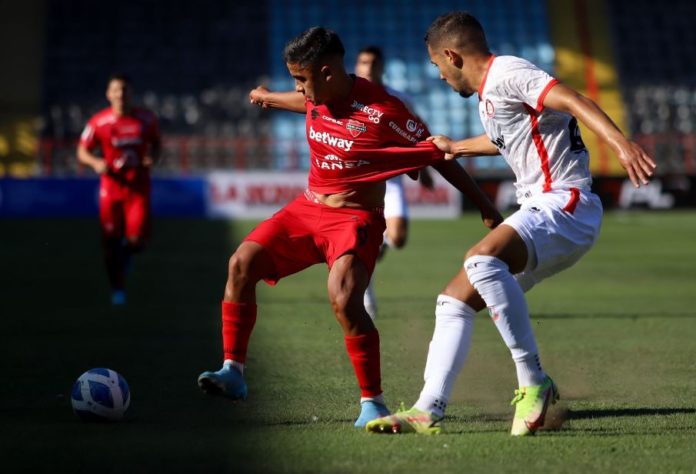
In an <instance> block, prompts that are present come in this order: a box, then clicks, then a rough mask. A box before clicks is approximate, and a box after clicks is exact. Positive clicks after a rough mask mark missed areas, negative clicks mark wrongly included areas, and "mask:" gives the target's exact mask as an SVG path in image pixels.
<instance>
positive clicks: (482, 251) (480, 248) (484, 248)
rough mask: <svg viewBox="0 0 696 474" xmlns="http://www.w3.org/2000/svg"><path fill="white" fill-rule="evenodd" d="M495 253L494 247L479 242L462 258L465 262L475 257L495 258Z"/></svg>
mask: <svg viewBox="0 0 696 474" xmlns="http://www.w3.org/2000/svg"><path fill="white" fill-rule="evenodd" d="M496 253H497V252H496V249H495V247H494V246H492V245H490V244H487V243H485V242H480V243H478V244H476V245H474V246H473V247H471V248H470V249H469V251H468V252H467V253H466V256H465V257H464V258H465V260H468V259H470V258H472V257H476V256H484V257H495V256H496Z"/></svg>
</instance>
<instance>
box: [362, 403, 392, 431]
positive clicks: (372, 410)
mask: <svg viewBox="0 0 696 474" xmlns="http://www.w3.org/2000/svg"><path fill="white" fill-rule="evenodd" d="M390 413H391V412H390V411H389V409H388V408H387V407H386V406H384V405H382V404H381V403H378V402H375V401H373V400H365V401H364V402H360V416H359V417H358V419H357V420H355V426H356V427H358V428H362V427H364V426H365V425H366V424H367V423H368V422H369V421H372V420H374V419H375V418H379V417H381V416H387V415H389V414H390Z"/></svg>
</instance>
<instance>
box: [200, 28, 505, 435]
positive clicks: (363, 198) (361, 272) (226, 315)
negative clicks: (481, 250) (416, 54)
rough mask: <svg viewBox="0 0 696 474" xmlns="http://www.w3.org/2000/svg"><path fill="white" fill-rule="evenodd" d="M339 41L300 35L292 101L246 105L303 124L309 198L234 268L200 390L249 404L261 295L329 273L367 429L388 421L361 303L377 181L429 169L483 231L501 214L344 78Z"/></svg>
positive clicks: (248, 248)
mask: <svg viewBox="0 0 696 474" xmlns="http://www.w3.org/2000/svg"><path fill="white" fill-rule="evenodd" d="M344 55H345V49H344V47H343V44H342V42H341V40H340V39H339V37H338V35H337V34H336V33H335V32H333V31H331V30H327V29H325V28H322V27H314V28H310V29H309V30H306V31H305V32H303V33H301V34H300V35H299V36H297V37H296V38H295V39H293V40H292V41H290V42H289V43H288V44H287V45H286V48H285V52H284V58H285V62H286V65H287V68H288V70H289V72H290V75H291V76H292V77H293V79H294V80H295V92H281V93H272V92H269V91H268V90H267V89H265V88H257V89H254V90H253V91H252V92H251V93H250V100H251V102H252V103H256V104H258V105H261V106H262V107H276V108H283V109H286V110H292V111H295V112H298V113H304V114H305V121H306V127H305V128H306V133H307V141H308V142H309V149H310V171H309V179H308V187H307V190H306V191H305V192H304V193H303V194H302V195H300V196H298V197H297V198H296V199H295V200H294V201H292V202H290V203H289V204H288V205H286V206H285V207H284V208H282V209H281V210H280V211H278V212H277V213H275V214H274V215H273V216H272V217H271V218H269V219H267V220H265V221H264V222H262V223H261V224H259V225H258V226H257V227H256V228H255V229H254V230H253V231H252V232H251V233H250V234H249V235H247V237H246V238H245V239H244V241H243V242H242V243H241V244H240V245H239V247H238V248H237V250H236V251H235V252H234V254H233V255H232V257H231V258H230V260H229V265H228V277H227V283H226V285H225V294H224V298H223V302H222V336H223V357H224V359H223V367H222V369H220V370H217V371H215V372H213V371H206V372H203V373H202V374H201V375H200V376H199V378H198V384H199V386H200V387H201V389H202V390H203V391H205V392H206V393H209V394H212V395H223V396H225V397H228V398H232V399H240V398H241V399H243V398H246V396H247V385H246V381H245V380H244V376H243V374H244V366H245V363H246V354H247V347H248V343H249V338H250V336H251V332H252V330H253V328H254V325H255V322H256V313H257V306H256V284H257V283H258V282H259V281H260V280H265V281H266V282H268V283H269V284H271V285H275V284H276V283H277V282H278V281H279V280H280V279H281V278H284V277H286V276H289V275H292V274H294V273H297V272H299V271H302V270H304V269H306V268H308V267H310V266H312V265H315V264H317V263H322V262H324V263H326V264H327V266H328V267H329V275H328V282H327V287H328V294H329V301H330V302H331V306H332V309H333V311H334V314H335V316H336V319H337V321H338V322H339V324H340V325H341V328H342V329H343V334H344V342H345V346H346V350H347V352H348V356H349V358H350V360H351V363H352V365H353V370H354V372H355V376H356V378H357V380H358V385H359V387H360V395H361V397H360V405H361V409H360V415H359V417H358V419H357V420H356V421H355V426H358V427H362V426H365V424H366V423H367V422H368V421H370V420H372V419H374V418H377V417H379V416H384V415H385V414H388V413H389V410H388V409H387V407H386V404H385V401H384V398H383V395H382V387H381V368H380V341H379V333H378V331H377V329H376V328H375V326H374V324H373V322H372V320H371V318H370V317H369V315H368V314H367V312H366V311H365V307H364V305H363V295H364V293H365V289H366V287H367V284H368V282H369V280H370V276H371V274H372V270H373V269H374V265H375V262H376V260H377V256H378V254H379V249H380V246H381V244H382V240H383V233H384V230H385V222H384V214H383V203H384V188H385V184H384V181H386V180H387V179H389V178H391V177H393V176H396V175H399V174H402V173H406V172H413V171H416V170H418V169H420V168H423V167H424V166H427V165H429V164H435V163H438V164H439V165H440V167H438V171H440V172H442V173H443V174H446V175H447V176H448V177H449V178H448V179H451V181H450V182H451V183H453V184H455V186H456V187H457V188H458V189H460V191H462V192H464V193H465V194H466V195H467V196H468V197H469V198H470V199H471V200H472V201H473V202H474V203H475V204H476V205H477V206H478V207H479V209H481V212H482V216H483V217H484V222H485V224H486V225H487V226H488V227H493V226H495V225H496V224H497V223H498V222H499V219H500V214H499V213H498V211H497V210H496V209H495V207H494V206H493V204H492V203H491V202H490V201H489V200H488V198H487V197H486V196H485V194H483V193H482V192H481V191H480V190H479V189H478V187H477V186H476V184H475V183H474V182H473V180H471V178H470V177H469V176H468V175H467V174H466V173H465V172H464V170H463V169H462V168H461V167H460V166H459V165H458V164H457V163H455V162H446V161H444V160H443V158H444V154H443V153H442V152H440V151H439V150H437V148H436V147H434V146H433V145H432V144H429V143H427V142H422V141H421V142H418V141H417V140H414V139H413V137H412V136H410V135H408V134H407V133H406V132H404V130H400V132H401V133H399V131H397V130H396V129H395V127H394V125H396V127H398V125H399V124H403V126H404V127H405V126H406V123H407V122H411V123H414V124H415V125H417V128H418V129H419V130H420V129H421V128H423V132H422V133H423V136H424V137H425V136H427V135H428V133H427V129H426V128H425V126H424V125H422V124H421V123H420V122H419V121H418V119H417V118H416V117H414V116H413V115H412V114H411V113H410V112H409V111H408V109H407V108H406V107H405V106H404V105H403V103H402V102H401V101H399V100H398V99H397V98H395V97H393V96H391V95H389V94H387V93H386V92H385V91H384V89H383V88H381V87H379V86H377V85H375V84H372V83H371V82H369V81H367V80H365V79H362V78H358V77H355V76H353V75H349V74H348V73H347V72H346V70H345V66H344V63H343V58H344Z"/></svg>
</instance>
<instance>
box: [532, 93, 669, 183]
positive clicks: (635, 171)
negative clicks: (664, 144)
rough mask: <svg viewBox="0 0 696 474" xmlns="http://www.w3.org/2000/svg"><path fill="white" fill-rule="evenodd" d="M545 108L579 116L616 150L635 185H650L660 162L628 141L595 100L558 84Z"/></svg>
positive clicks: (578, 117)
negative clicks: (657, 163)
mask: <svg viewBox="0 0 696 474" xmlns="http://www.w3.org/2000/svg"><path fill="white" fill-rule="evenodd" d="M544 107H549V108H551V109H554V110H558V111H560V112H565V113H568V114H571V115H573V116H574V117H576V118H577V119H578V120H580V121H581V122H582V123H584V124H585V125H586V126H587V128H589V129H590V130H592V132H593V133H595V134H596V135H597V136H598V137H599V138H600V140H602V141H603V142H604V143H606V144H607V145H609V147H611V149H612V150H614V153H616V156H617V157H618V159H619V162H620V163H621V166H623V167H624V169H625V170H626V172H627V173H628V177H629V178H630V180H631V182H632V183H633V185H634V186H635V187H639V186H640V185H641V184H648V180H649V179H650V177H651V176H652V175H653V170H654V169H655V167H656V166H657V165H656V164H655V162H654V161H653V160H652V158H650V157H649V156H648V154H647V153H645V151H644V150H643V149H642V148H641V147H640V146H639V145H638V144H637V143H635V142H632V141H630V140H628V139H627V138H626V137H625V136H624V134H623V133H621V130H619V127H617V126H616V124H615V123H614V122H613V121H612V120H611V119H610V118H609V116H608V115H607V114H606V113H604V111H603V110H602V109H601V108H599V106H598V105H597V104H595V103H594V102H593V101H592V100H590V99H588V98H587V97H585V96H583V95H582V94H579V93H578V92H576V91H575V90H573V89H571V88H570V87H568V86H566V85H563V84H556V85H555V86H553V87H552V88H551V90H550V91H549V92H548V94H547V95H546V97H545V98H544Z"/></svg>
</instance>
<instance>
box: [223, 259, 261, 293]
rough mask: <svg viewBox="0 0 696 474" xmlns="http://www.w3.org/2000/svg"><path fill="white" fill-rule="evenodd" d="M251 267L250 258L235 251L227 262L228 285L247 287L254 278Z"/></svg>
mask: <svg viewBox="0 0 696 474" xmlns="http://www.w3.org/2000/svg"><path fill="white" fill-rule="evenodd" d="M250 268H251V265H250V259H249V258H247V257H245V256H244V255H240V254H239V252H235V253H234V254H233V255H232V256H231V257H230V259H229V261H228V263H227V283H228V285H231V286H232V287H234V288H239V289H241V288H244V287H246V286H247V285H248V284H249V283H250V282H251V280H252V278H251V276H250ZM253 283H256V282H253Z"/></svg>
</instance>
